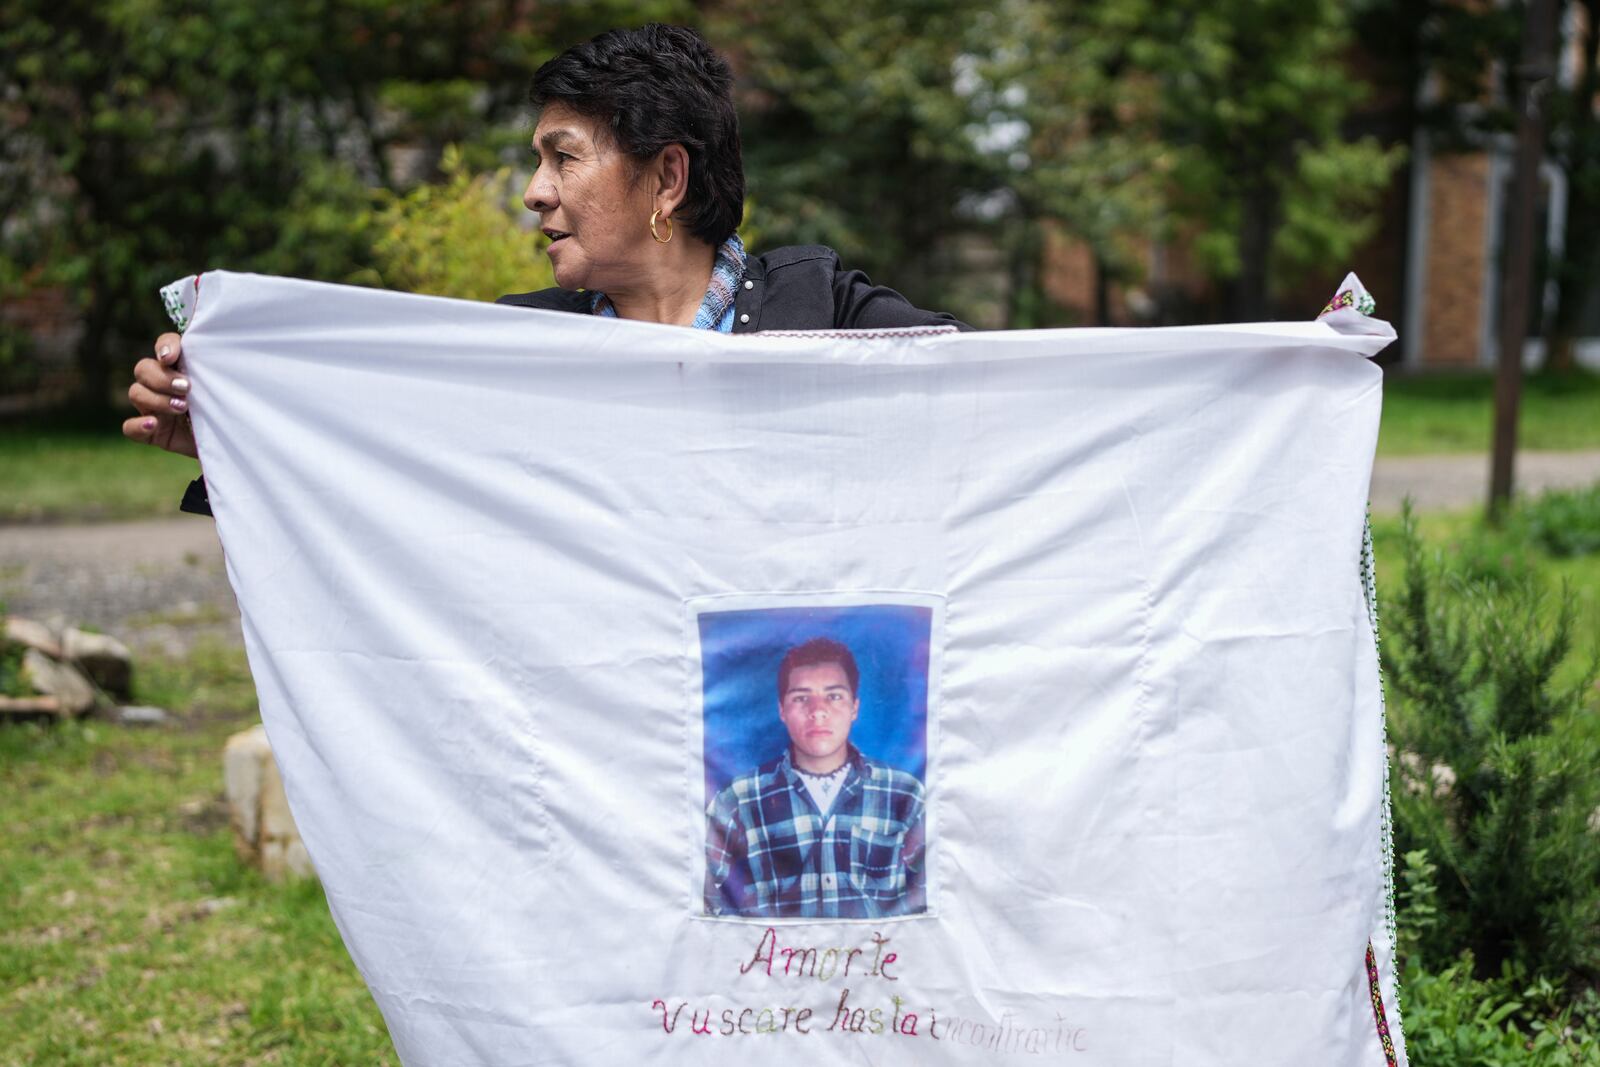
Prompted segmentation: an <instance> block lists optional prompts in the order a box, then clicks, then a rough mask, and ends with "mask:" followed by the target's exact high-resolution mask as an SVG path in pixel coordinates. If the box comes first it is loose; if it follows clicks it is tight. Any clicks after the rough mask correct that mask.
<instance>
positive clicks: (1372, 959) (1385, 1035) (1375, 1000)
mask: <svg viewBox="0 0 1600 1067" xmlns="http://www.w3.org/2000/svg"><path fill="white" fill-rule="evenodd" d="M1367 986H1368V987H1369V988H1370V989H1371V990H1372V1017H1373V1019H1374V1020H1375V1021H1376V1022H1377V1024H1378V1040H1379V1041H1380V1042H1382V1043H1383V1062H1384V1064H1385V1067H1400V1061H1399V1060H1398V1059H1396V1058H1395V1054H1394V1041H1393V1039H1391V1038H1390V1037H1389V1021H1388V1019H1387V1017H1385V1015H1384V1012H1383V991H1382V990H1381V989H1380V988H1379V986H1378V957H1377V956H1376V955H1375V954H1374V953H1373V951H1372V942H1371V941H1368V942H1367Z"/></svg>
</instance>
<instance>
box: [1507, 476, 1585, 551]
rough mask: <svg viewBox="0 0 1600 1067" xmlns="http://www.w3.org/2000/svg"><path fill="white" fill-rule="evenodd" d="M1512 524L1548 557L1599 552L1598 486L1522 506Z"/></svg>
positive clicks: (1547, 495)
mask: <svg viewBox="0 0 1600 1067" xmlns="http://www.w3.org/2000/svg"><path fill="white" fill-rule="evenodd" d="M1511 521H1512V524H1513V527H1514V528H1516V529H1517V530H1518V531H1519V532H1520V533H1521V534H1522V535H1523V536H1524V537H1525V538H1526V539H1527V540H1529V541H1532V542H1534V543H1535V544H1538V545H1540V546H1541V547H1542V548H1543V549H1544V550H1545V551H1546V552H1548V553H1550V554H1551V555H1552V556H1557V557H1569V556H1587V555H1590V554H1591V553H1595V552H1600V483H1596V484H1595V485H1591V486H1590V487H1589V488H1587V489H1578V490H1574V491H1571V492H1561V491H1552V492H1546V493H1543V494H1541V495H1540V496H1539V497H1537V498H1536V499H1534V500H1532V501H1530V502H1528V503H1526V504H1524V505H1522V506H1521V507H1519V508H1518V509H1517V510H1516V512H1515V513H1514V514H1513V515H1512V520H1511Z"/></svg>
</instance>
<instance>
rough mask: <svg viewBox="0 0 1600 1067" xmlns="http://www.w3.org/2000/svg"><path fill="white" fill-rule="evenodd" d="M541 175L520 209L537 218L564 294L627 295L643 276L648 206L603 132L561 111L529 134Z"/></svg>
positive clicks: (643, 187)
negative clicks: (593, 291)
mask: <svg viewBox="0 0 1600 1067" xmlns="http://www.w3.org/2000/svg"><path fill="white" fill-rule="evenodd" d="M533 150H534V152H535V153H536V154H537V155H538V158H539V167H538V169H537V170H536V171H534V173H533V181H531V182H529V183H528V191H527V192H526V193H524V194H523V197H522V202H523V203H524V204H526V205H528V209H529V210H530V211H537V212H538V213H539V226H540V228H541V229H542V230H544V233H545V236H547V237H549V238H550V247H549V250H548V251H549V255H550V265H551V267H552V268H554V270H555V276H556V284H557V285H559V286H561V288H563V289H598V290H601V291H605V290H607V289H613V288H620V287H625V286H627V285H629V284H631V283H632V282H633V281H634V280H635V279H637V278H638V277H639V276H641V275H642V274H643V273H644V264H645V263H646V261H647V260H646V256H647V254H648V253H647V251H646V246H647V245H649V244H651V243H652V239H651V237H650V212H651V210H652V207H653V202H652V200H651V197H650V195H649V192H648V190H647V185H648V183H647V182H646V181H643V180H641V177H642V176H641V174H640V172H639V168H638V167H637V166H636V165H635V164H634V162H633V161H632V160H631V159H630V158H629V157H628V156H627V154H626V153H624V152H623V151H622V150H621V149H620V148H618V147H617V145H616V142H615V140H614V139H613V138H612V137H611V135H610V133H609V131H607V130H605V129H604V128H603V127H601V126H600V125H598V124H597V123H595V122H594V121H593V120H592V119H589V118H586V117H584V116H582V115H579V114H578V113H577V112H575V111H573V110H572V109H570V108H568V107H564V106H563V105H561V104H551V105H549V106H548V107H546V108H545V109H544V113H543V114H542V115H540V116H539V125H538V127H537V128H536V129H535V130H534V132H533Z"/></svg>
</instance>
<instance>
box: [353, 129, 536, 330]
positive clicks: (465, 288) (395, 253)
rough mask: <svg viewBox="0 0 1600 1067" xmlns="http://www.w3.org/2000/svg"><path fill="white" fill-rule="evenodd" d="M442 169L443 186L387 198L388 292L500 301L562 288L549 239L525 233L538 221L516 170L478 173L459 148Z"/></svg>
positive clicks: (384, 262) (379, 250) (384, 255)
mask: <svg viewBox="0 0 1600 1067" xmlns="http://www.w3.org/2000/svg"><path fill="white" fill-rule="evenodd" d="M440 169H441V170H442V171H443V174H444V181H443V182H442V183H440V184H438V185H420V186H418V187H417V188H415V189H412V190H411V191H410V192H408V193H405V194H403V195H400V196H395V195H392V194H384V200H385V203H384V206H383V207H382V208H381V209H380V210H379V212H378V215H377V223H378V231H379V232H378V236H377V239H376V241H375V242H374V245H373V251H374V253H375V254H376V256H377V264H376V266H377V270H378V273H379V274H380V275H381V276H382V280H383V284H384V286H386V287H387V288H390V289H403V290H405V291H407V292H412V293H431V294H433V295H435V296H453V297H459V298H461V299H465V300H493V299H494V298H495V297H497V296H500V295H501V294H503V293H517V292H526V291H528V290H531V289H543V288H546V287H548V286H551V285H554V284H555V278H554V276H553V275H552V274H551V271H550V259H549V257H548V256H546V255H545V254H544V247H545V244H546V243H547V242H546V240H545V238H544V236H543V235H542V234H540V233H538V232H536V231H535V232H528V231H525V230H524V229H523V228H522V225H521V224H522V223H524V222H526V221H528V220H529V219H530V218H531V216H530V215H529V214H528V212H527V211H526V210H524V209H523V207H522V203H521V192H522V190H521V189H520V188H517V187H514V183H513V182H512V179H511V170H510V168H509V167H505V168H501V169H500V170H498V171H496V172H494V173H492V174H479V175H474V174H473V173H472V171H471V170H470V169H469V168H468V166H467V164H466V163H465V162H464V160H463V158H462V154H461V151H460V149H458V148H456V147H454V146H452V147H450V148H447V149H445V153H444V159H443V161H442V163H441V164H440Z"/></svg>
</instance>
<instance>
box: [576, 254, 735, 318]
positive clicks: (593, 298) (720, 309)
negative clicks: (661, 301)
mask: <svg viewBox="0 0 1600 1067" xmlns="http://www.w3.org/2000/svg"><path fill="white" fill-rule="evenodd" d="M747 258H748V257H747V256H746V255H745V251H744V242H743V241H741V240H739V235H738V234H734V235H733V236H732V237H730V238H728V239H727V240H726V241H724V242H722V247H721V248H719V249H717V261H716V263H715V264H713V265H712V267H711V284H710V285H708V286H706V295H705V299H704V300H702V301H700V310H699V311H697V312H695V314H694V328H695V329H697V330H716V331H717V332H718V333H732V332H733V298H734V296H735V295H736V294H737V293H738V291H739V279H741V278H743V277H744V264H745V260H746V259H747ZM589 310H590V311H591V312H592V313H593V314H596V315H602V316H605V317H607V318H612V319H614V318H616V317H617V309H616V307H615V306H613V305H612V303H611V298H610V297H608V296H606V294H604V293H601V292H593V293H590V294H589Z"/></svg>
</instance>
